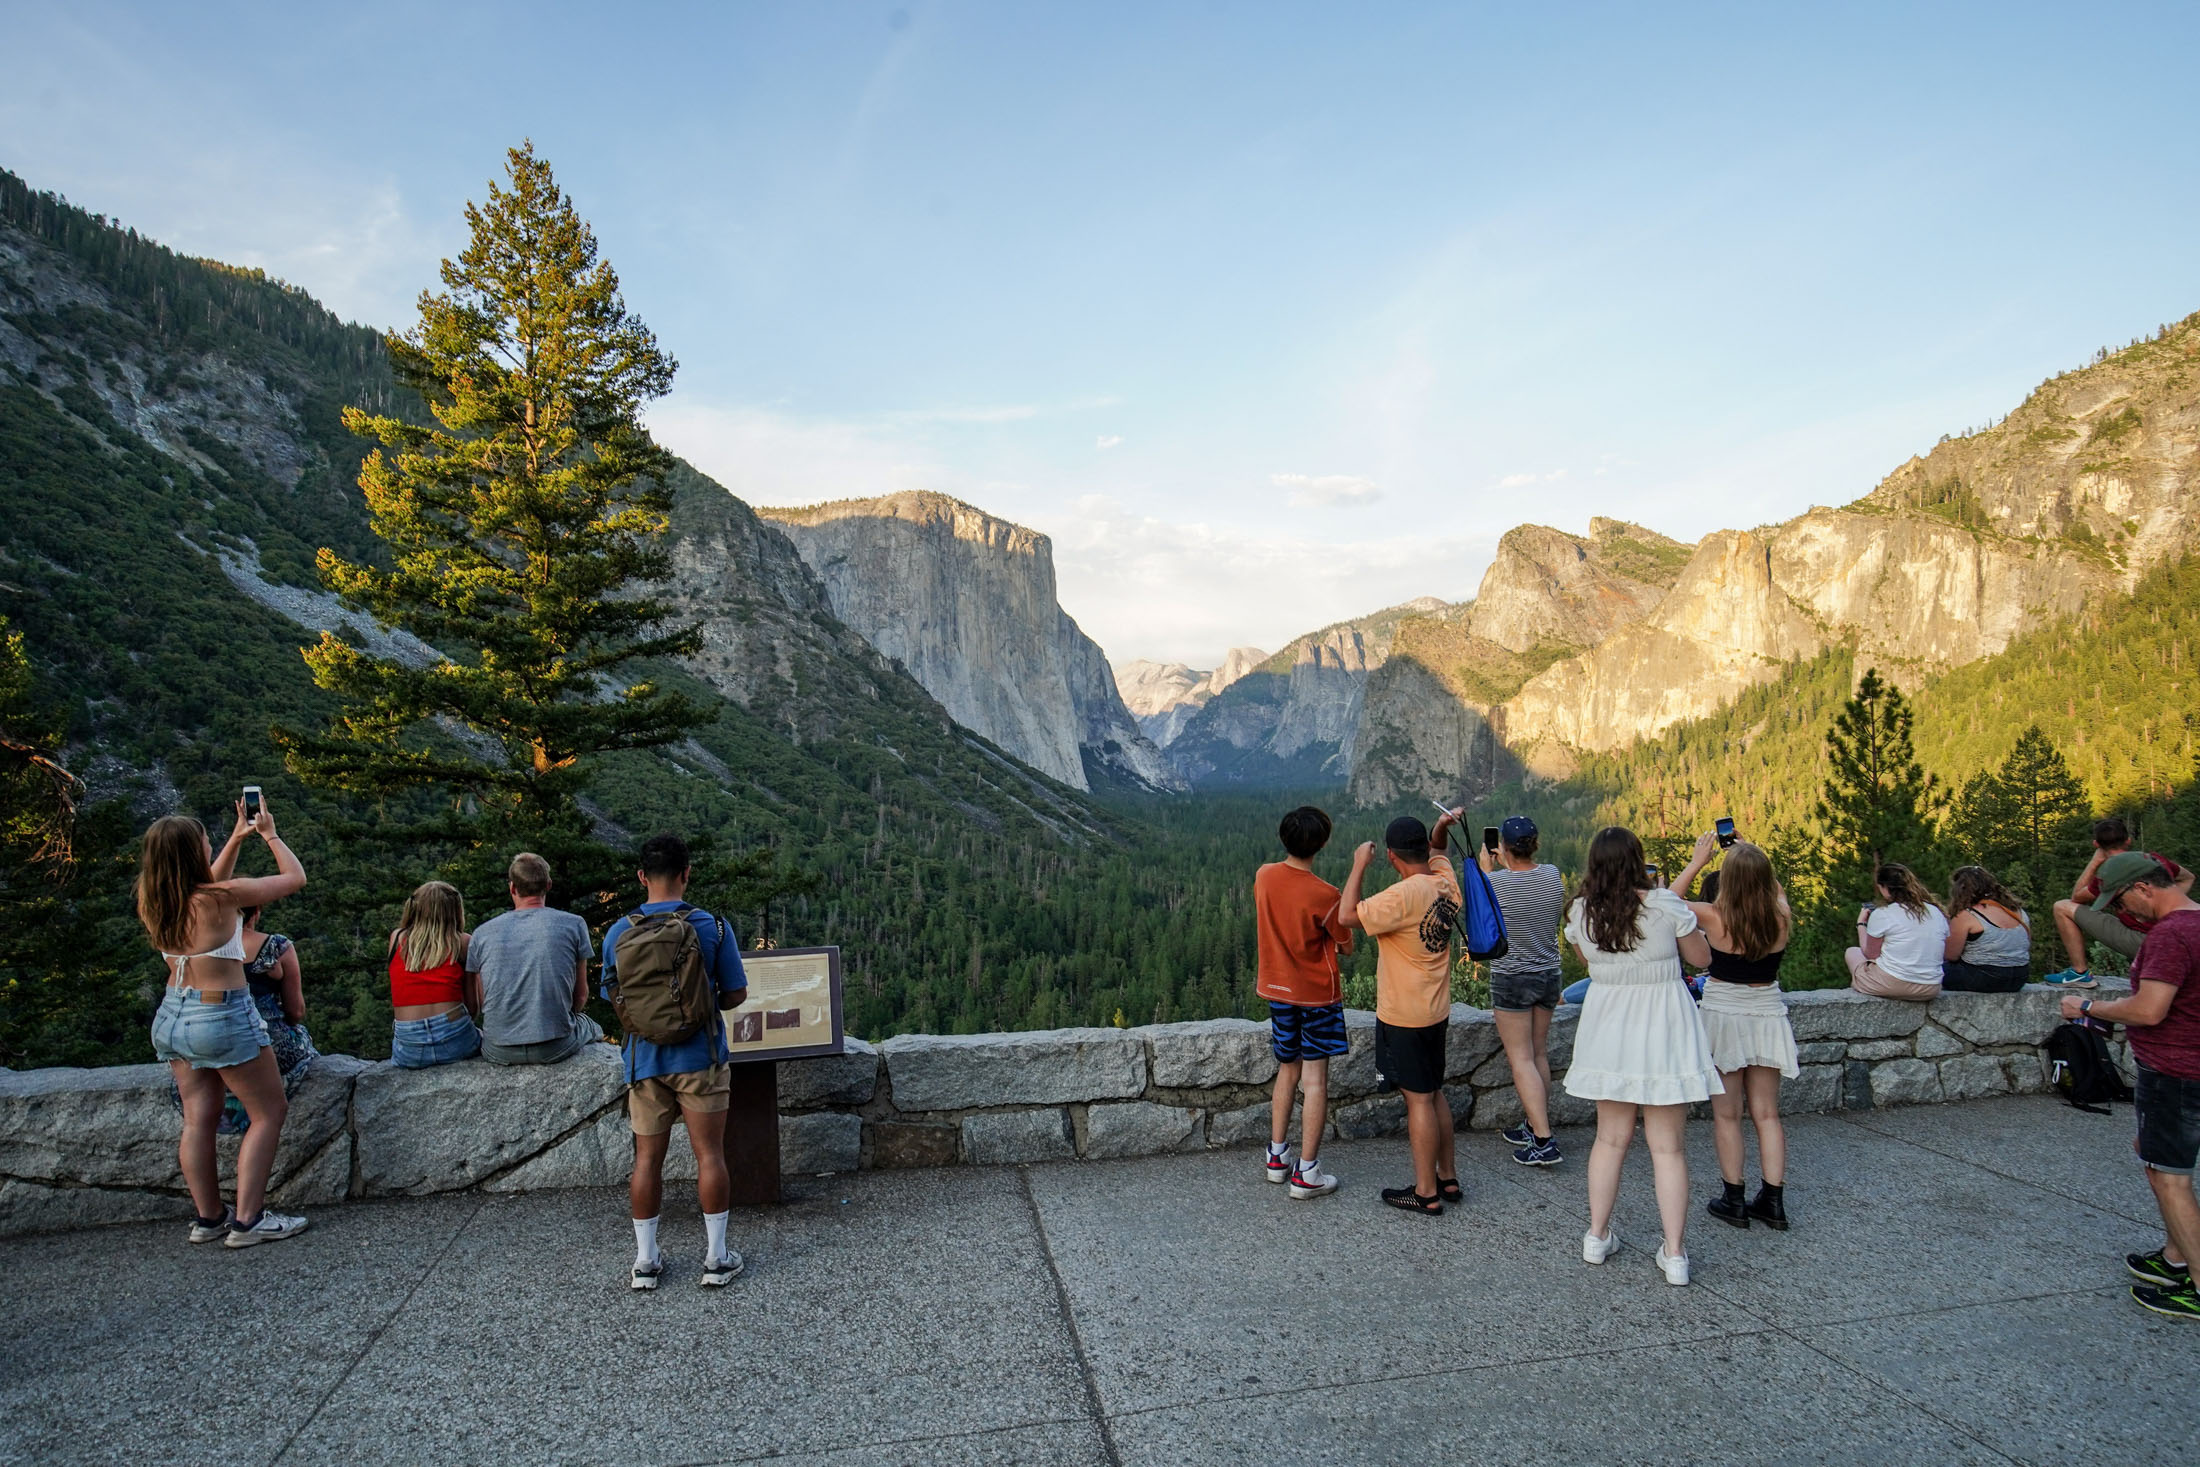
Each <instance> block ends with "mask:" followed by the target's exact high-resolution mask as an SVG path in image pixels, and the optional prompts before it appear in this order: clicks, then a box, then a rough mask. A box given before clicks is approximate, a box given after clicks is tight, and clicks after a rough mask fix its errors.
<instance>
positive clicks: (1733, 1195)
mask: <svg viewBox="0 0 2200 1467" xmlns="http://www.w3.org/2000/svg"><path fill="white" fill-rule="evenodd" d="M1703 1210H1704V1211H1705V1212H1708V1213H1710V1214H1711V1215H1712V1216H1713V1217H1715V1218H1717V1219H1718V1220H1719V1221H1720V1222H1723V1223H1726V1224H1728V1225H1729V1226H1731V1227H1737V1228H1746V1227H1748V1226H1749V1218H1750V1211H1749V1204H1748V1203H1747V1202H1744V1201H1743V1200H1742V1188H1741V1184H1740V1183H1738V1182H1734V1183H1729V1184H1728V1185H1727V1188H1726V1190H1725V1191H1723V1192H1721V1193H1720V1194H1719V1195H1718V1196H1716V1197H1714V1198H1712V1199H1711V1200H1710V1201H1709V1202H1706V1203H1705V1204H1704V1205H1703Z"/></svg>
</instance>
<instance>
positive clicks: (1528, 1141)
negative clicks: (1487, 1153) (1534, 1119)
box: [1497, 1121, 1535, 1146]
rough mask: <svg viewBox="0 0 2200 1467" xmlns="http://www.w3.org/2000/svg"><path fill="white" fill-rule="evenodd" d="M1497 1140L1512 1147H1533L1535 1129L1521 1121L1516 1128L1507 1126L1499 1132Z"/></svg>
mask: <svg viewBox="0 0 2200 1467" xmlns="http://www.w3.org/2000/svg"><path fill="white" fill-rule="evenodd" d="M1497 1138H1498V1139H1499V1140H1500V1141H1506V1142H1509V1143H1511V1144H1512V1145H1514V1146H1533V1145H1535V1129H1534V1128H1533V1127H1532V1126H1530V1125H1529V1124H1528V1123H1527V1122H1526V1121H1522V1122H1521V1123H1520V1124H1519V1125H1517V1126H1507V1127H1506V1128H1505V1129H1504V1130H1502V1131H1499V1132H1498V1133H1497Z"/></svg>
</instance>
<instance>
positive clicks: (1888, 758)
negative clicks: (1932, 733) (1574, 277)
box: [1817, 668, 1941, 899]
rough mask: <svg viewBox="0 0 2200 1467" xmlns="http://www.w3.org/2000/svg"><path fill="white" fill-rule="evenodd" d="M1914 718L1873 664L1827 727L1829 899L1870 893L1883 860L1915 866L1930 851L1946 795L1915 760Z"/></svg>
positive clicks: (1820, 812) (1823, 826)
mask: <svg viewBox="0 0 2200 1467" xmlns="http://www.w3.org/2000/svg"><path fill="white" fill-rule="evenodd" d="M1910 723H1911V714H1910V705H1909V700H1908V699H1906V698H1904V697H1903V696H1902V692H1901V690H1900V689H1899V688H1896V687H1895V686H1894V685H1893V684H1891V683H1889V682H1887V681H1885V680H1884V679H1882V678H1881V677H1880V676H1879V673H1878V670H1877V669H1872V668H1868V669H1866V670H1865V673H1864V676H1863V679H1862V681H1860V682H1858V683H1857V685H1856V691H1855V692H1854V693H1853V694H1851V695H1850V697H1849V700H1848V702H1847V703H1845V704H1843V705H1842V708H1841V711H1840V712H1839V713H1838V714H1836V715H1835V716H1834V720H1833V727H1832V728H1831V729H1829V730H1828V731H1827V733H1826V758H1827V762H1828V763H1829V764H1830V765H1831V766H1832V767H1831V769H1830V771H1829V772H1828V773H1827V775H1826V786H1825V792H1824V793H1823V794H1822V795H1821V796H1820V797H1819V800H1818V808H1817V816H1818V824H1819V828H1820V831H1821V832H1822V834H1823V836H1824V841H1825V875H1826V887H1827V893H1828V895H1829V896H1831V897H1835V898H1849V897H1854V898H1858V899H1862V898H1865V897H1868V896H1869V895H1870V894H1871V890H1872V868H1873V867H1875V866H1877V865H1878V864H1879V863H1880V862H1881V861H1883V860H1886V861H1901V862H1903V863H1904V864H1906V865H1910V866H1917V865H1919V864H1921V863H1924V862H1926V861H1928V860H1930V859H1931V857H1932V854H1933V848H1934V844H1935V831H1934V820H1935V817H1936V816H1937V814H1938V807H1939V805H1940V803H1941V793H1940V787H1939V782H1938V781H1937V780H1935V779H1934V778H1933V776H1931V775H1929V774H1927V773H1926V772H1925V771H1924V769H1923V767H1921V766H1920V765H1919V764H1918V762H1917V756H1916V754H1915V752H1914V751H1913V750H1912V748H1911V745H1910Z"/></svg>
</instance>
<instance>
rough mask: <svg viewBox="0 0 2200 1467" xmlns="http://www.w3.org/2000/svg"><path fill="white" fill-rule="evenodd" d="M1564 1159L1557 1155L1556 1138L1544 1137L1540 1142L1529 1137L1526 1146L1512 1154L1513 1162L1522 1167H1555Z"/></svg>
mask: <svg viewBox="0 0 2200 1467" xmlns="http://www.w3.org/2000/svg"><path fill="white" fill-rule="evenodd" d="M1565 1159H1566V1158H1565V1157H1563V1156H1560V1155H1559V1154H1558V1138H1557V1137H1556V1136H1545V1137H1544V1138H1543V1139H1542V1140H1540V1141H1537V1140H1535V1139H1534V1138H1533V1137H1530V1138H1529V1141H1528V1144H1527V1145H1525V1146H1523V1147H1521V1148H1520V1149H1519V1150H1518V1151H1515V1152H1514V1153H1513V1160H1514V1161H1517V1162H1519V1163H1520V1164H1521V1165H1522V1166H1557V1165H1558V1164H1559V1163H1560V1162H1562V1161H1564V1160H1565Z"/></svg>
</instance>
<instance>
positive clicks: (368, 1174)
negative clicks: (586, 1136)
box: [352, 1044, 626, 1195]
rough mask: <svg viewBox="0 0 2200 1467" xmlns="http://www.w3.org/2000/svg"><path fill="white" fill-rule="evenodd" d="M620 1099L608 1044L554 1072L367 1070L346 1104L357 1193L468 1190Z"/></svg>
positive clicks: (486, 1067) (470, 1065)
mask: <svg viewBox="0 0 2200 1467" xmlns="http://www.w3.org/2000/svg"><path fill="white" fill-rule="evenodd" d="M625 1089H626V1082H625V1078H624V1074H623V1072H622V1069H621V1066H620V1062H619V1051H618V1047H617V1046H615V1045H610V1044H591V1045H588V1046H586V1047H584V1048H583V1049H582V1050H581V1052H580V1053H579V1054H577V1055H575V1056H573V1058H571V1059H569V1060H566V1061H565V1062H564V1063H562V1064H555V1065H510V1066H506V1065H492V1064H489V1063H487V1062H486V1061H483V1060H478V1059H471V1060H460V1061H459V1062H458V1063H456V1064H450V1065H437V1066H435V1067H433V1068H432V1069H426V1070H400V1069H397V1068H396V1067H394V1066H392V1065H389V1064H386V1063H385V1064H379V1065H375V1066H373V1067H372V1068H371V1069H369V1070H367V1071H366V1072H365V1073H363V1074H361V1075H360V1076H359V1079H358V1082H357V1084H356V1085H355V1087H354V1089H353V1096H352V1118H353V1127H352V1131H353V1135H354V1136H355V1137H356V1138H357V1148H358V1169H359V1179H360V1183H361V1185H362V1187H363V1189H364V1191H365V1192H366V1193H367V1194H369V1195H373V1194H389V1193H409V1194H418V1193H425V1192H448V1191H454V1190H457V1189H460V1188H464V1187H473V1186H478V1185H480V1184H481V1183H483V1182H486V1181H488V1180H489V1179H491V1178H492V1177H496V1176H498V1175H499V1174H501V1173H503V1172H505V1171H508V1170H510V1169H512V1168H514V1167H516V1166H518V1165H520V1164H521V1163H524V1162H528V1161H531V1160H533V1159H535V1158H537V1157H539V1156H541V1155H542V1154H543V1153H545V1152H547V1151H549V1150H550V1149H551V1148H552V1147H554V1146H557V1145H558V1144H559V1143H560V1142H563V1141H565V1140H567V1139H568V1138H570V1137H572V1136H574V1135H576V1134H578V1133H579V1132H580V1131H582V1130H583V1129H584V1128H585V1127H589V1126H593V1125H597V1124H599V1118H600V1117H602V1116H603V1114H604V1112H606V1111H607V1110H610V1109H611V1108H612V1107H613V1106H615V1105H618V1104H619V1102H620V1101H621V1100H622V1098H623V1096H624V1093H625ZM621 1109H622V1110H623V1107H621ZM574 1185H601V1184H590V1183H576V1184H574Z"/></svg>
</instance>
